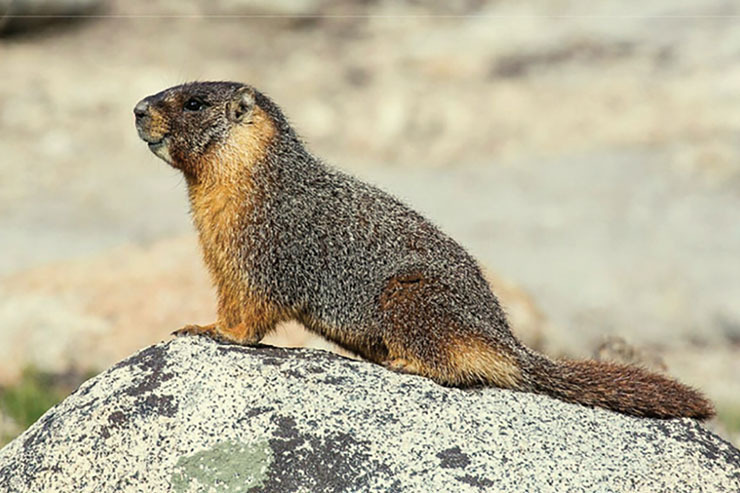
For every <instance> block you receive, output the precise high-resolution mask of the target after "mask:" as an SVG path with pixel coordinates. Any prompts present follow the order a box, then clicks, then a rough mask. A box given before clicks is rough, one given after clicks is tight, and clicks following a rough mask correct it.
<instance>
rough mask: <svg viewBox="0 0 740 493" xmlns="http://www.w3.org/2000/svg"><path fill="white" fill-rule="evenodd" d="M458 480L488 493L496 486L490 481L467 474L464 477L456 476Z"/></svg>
mask: <svg viewBox="0 0 740 493" xmlns="http://www.w3.org/2000/svg"><path fill="white" fill-rule="evenodd" d="M456 478H457V480H458V481H461V482H463V483H465V484H469V485H470V486H472V487H474V488H478V489H479V490H481V491H486V490H488V489H489V488H491V487H492V486H493V485H494V484H495V483H494V482H493V481H491V480H490V479H486V478H479V477H476V476H471V475H470V474H466V475H464V476H456Z"/></svg>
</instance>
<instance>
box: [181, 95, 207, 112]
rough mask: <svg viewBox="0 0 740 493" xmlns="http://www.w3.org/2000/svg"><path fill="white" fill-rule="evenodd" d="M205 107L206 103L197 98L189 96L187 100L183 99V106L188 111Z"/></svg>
mask: <svg viewBox="0 0 740 493" xmlns="http://www.w3.org/2000/svg"><path fill="white" fill-rule="evenodd" d="M205 107H206V104H205V103H204V102H203V101H201V100H200V99H197V98H190V99H188V100H187V101H185V104H184V105H183V108H184V109H186V110H188V111H200V110H202V109H203V108H205Z"/></svg>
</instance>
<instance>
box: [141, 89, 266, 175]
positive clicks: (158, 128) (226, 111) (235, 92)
mask: <svg viewBox="0 0 740 493" xmlns="http://www.w3.org/2000/svg"><path fill="white" fill-rule="evenodd" d="M254 106H255V100H254V90H253V89H252V88H251V87H249V86H246V85H244V84H240V83H235V82H192V83H188V84H183V85H181V86H176V87H171V88H169V89H166V90H164V91H162V92H160V93H157V94H154V95H153V96H148V97H146V98H144V99H142V100H141V101H139V103H138V104H137V105H136V107H135V108H134V115H135V116H136V129H137V130H138V132H139V137H141V139H142V140H144V142H146V143H147V144H148V145H149V149H150V150H151V151H152V152H153V153H154V154H155V155H157V156H158V157H160V158H161V159H163V160H164V161H166V162H167V163H168V164H170V165H171V166H173V167H175V168H177V169H180V170H182V171H183V172H185V173H188V174H191V173H197V171H198V166H199V163H201V161H203V158H204V157H205V156H206V155H207V154H208V153H209V152H211V151H212V150H213V149H214V148H216V147H218V145H219V144H220V143H223V142H225V141H226V140H227V139H228V137H229V133H230V132H231V130H232V127H233V126H235V125H241V124H242V123H249V121H248V120H249V117H250V115H251V114H252V111H253V109H254Z"/></svg>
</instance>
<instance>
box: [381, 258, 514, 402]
mask: <svg viewBox="0 0 740 493" xmlns="http://www.w3.org/2000/svg"><path fill="white" fill-rule="evenodd" d="M456 299H458V298H457V297H455V296H453V295H452V294H451V293H449V292H446V288H445V286H444V285H443V284H441V283H439V282H435V280H433V279H429V278H427V277H425V276H424V275H423V274H422V273H412V274H409V275H404V276H399V277H394V278H392V279H391V280H390V281H389V282H388V285H387V287H386V289H385V291H384V293H383V295H382V296H381V297H380V310H381V315H382V316H381V319H382V320H383V339H384V342H385V344H386V346H387V348H388V357H387V359H386V360H385V361H382V363H383V364H384V365H385V366H386V367H388V368H390V369H393V370H396V371H401V372H404V373H413V374H417V375H421V376H424V377H427V378H431V379H433V380H434V381H436V382H438V383H440V384H443V385H454V386H469V385H475V384H481V383H484V384H489V385H496V386H499V387H507V388H512V387H517V386H518V385H519V382H520V380H521V372H520V369H519V365H518V362H517V359H516V357H515V356H514V347H513V346H512V344H513V343H511V344H507V342H508V341H499V340H497V339H496V336H495V335H494V333H493V332H490V333H489V332H487V331H486V330H481V329H480V328H476V327H475V326H471V325H470V324H475V323H476V322H475V319H474V318H473V317H470V316H467V317H464V316H463V315H464V314H463V313H462V312H464V311H465V309H464V308H463V307H459V306H455V305H454V303H456V301H455V300H456ZM465 323H467V324H468V325H465ZM512 341H513V338H512ZM509 346H512V347H509Z"/></svg>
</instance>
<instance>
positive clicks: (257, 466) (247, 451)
mask: <svg viewBox="0 0 740 493" xmlns="http://www.w3.org/2000/svg"><path fill="white" fill-rule="evenodd" d="M271 463H272V453H271V451H270V446H269V444H268V443H267V442H260V443H255V444H245V443H239V442H231V441H230V442H221V443H219V444H217V445H215V446H213V447H211V448H210V449H208V450H203V451H200V452H196V453H195V454H192V455H188V456H183V457H180V458H179V459H178V461H177V464H176V465H175V471H174V472H173V473H172V486H173V488H174V491H176V492H178V493H180V492H193V491H197V492H200V491H203V492H205V491H229V492H234V493H239V492H246V491H248V490H249V489H250V488H254V487H257V486H261V485H262V483H263V482H264V480H265V478H266V477H267V471H268V469H269V467H270V464H271Z"/></svg>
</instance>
